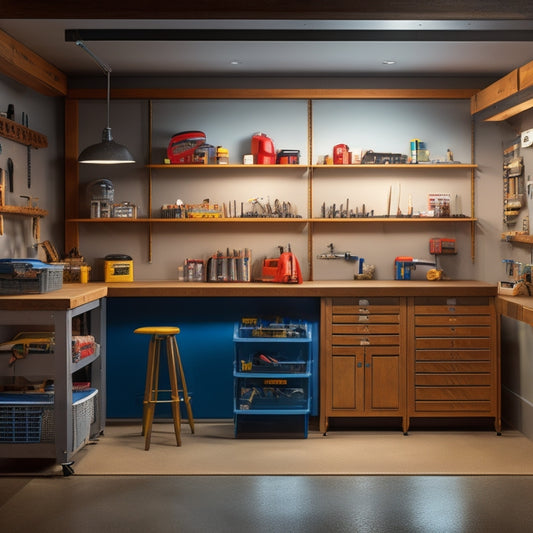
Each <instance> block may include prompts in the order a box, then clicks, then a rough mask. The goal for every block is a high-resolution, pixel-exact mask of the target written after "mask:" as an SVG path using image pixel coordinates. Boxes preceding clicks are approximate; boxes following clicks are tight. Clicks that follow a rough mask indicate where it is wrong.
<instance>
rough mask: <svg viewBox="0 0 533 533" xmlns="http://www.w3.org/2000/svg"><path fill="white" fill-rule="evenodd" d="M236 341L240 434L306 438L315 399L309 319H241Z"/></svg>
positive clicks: (237, 428) (237, 424)
mask: <svg viewBox="0 0 533 533" xmlns="http://www.w3.org/2000/svg"><path fill="white" fill-rule="evenodd" d="M233 344H234V353H235V359H234V371H233V377H234V387H235V390H234V411H233V412H234V422H235V436H236V437H248V438H254V437H255V438H261V437H262V438H307V433H308V426H309V413H310V411H311V399H312V390H311V389H312V387H311V376H312V350H311V347H312V334H311V327H310V326H309V324H307V323H305V322H300V321H291V320H285V321H283V322H274V323H271V322H268V321H264V320H258V322H257V323H255V324H254V325H252V326H247V325H244V326H243V323H242V322H241V323H237V324H235V327H234V332H233Z"/></svg>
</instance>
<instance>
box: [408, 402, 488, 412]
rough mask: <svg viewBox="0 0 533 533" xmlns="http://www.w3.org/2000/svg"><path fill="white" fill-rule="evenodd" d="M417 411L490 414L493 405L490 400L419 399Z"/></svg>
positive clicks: (416, 406)
mask: <svg viewBox="0 0 533 533" xmlns="http://www.w3.org/2000/svg"><path fill="white" fill-rule="evenodd" d="M415 411H416V412H417V413H446V415H450V414H451V415H453V413H454V412H455V413H476V414H478V415H487V416H488V415H489V414H490V413H492V412H493V407H492V403H491V402H490V401H479V402H478V401H474V402H472V401H460V402H458V401H453V400H451V401H435V402H426V401H417V402H416V403H415Z"/></svg>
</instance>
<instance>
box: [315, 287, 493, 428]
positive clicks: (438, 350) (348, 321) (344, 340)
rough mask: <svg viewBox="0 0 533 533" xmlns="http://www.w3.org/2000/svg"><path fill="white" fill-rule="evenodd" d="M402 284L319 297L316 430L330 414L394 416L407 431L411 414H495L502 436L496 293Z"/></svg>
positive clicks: (489, 417)
mask: <svg viewBox="0 0 533 533" xmlns="http://www.w3.org/2000/svg"><path fill="white" fill-rule="evenodd" d="M405 287H406V289H405V290H402V289H400V286H398V289H397V290H395V289H392V290H391V291H388V294H391V296H387V291H384V290H383V291H381V294H382V295H383V296H376V297H370V298H361V297H351V298H348V297H346V298H323V300H322V310H321V313H322V315H321V322H322V327H321V345H320V346H321V354H320V360H321V365H320V371H321V398H320V407H321V410H320V430H321V431H323V432H326V431H327V429H328V425H329V422H330V419H331V418H334V417H346V418H350V417H352V418H355V417H390V418H393V417H398V418H401V420H402V429H403V432H404V433H405V434H406V433H407V431H408V429H409V424H410V421H411V419H413V418H428V419H429V418H443V419H444V418H459V417H462V418H488V419H493V420H494V426H495V429H496V432H497V433H498V434H500V433H501V414H500V411H501V407H500V360H499V323H498V316H497V312H496V303H495V297H494V296H486V295H479V296H473V295H472V296H469V295H468V294H469V291H468V290H460V291H458V292H459V293H462V294H464V296H459V295H457V296H454V295H453V292H451V293H450V294H451V295H450V296H446V290H443V291H440V292H441V294H443V296H422V295H420V296H414V295H413V294H416V291H410V290H409V287H410V285H406V286H405ZM441 288H443V286H442V285H439V286H435V288H434V291H436V292H439V290H440V289H441ZM432 292H433V291H432ZM393 294H399V296H397V297H396V296H392V295H393ZM426 294H428V293H426ZM429 294H431V293H429ZM470 294H475V293H473V292H472V291H470ZM478 294H479V293H478Z"/></svg>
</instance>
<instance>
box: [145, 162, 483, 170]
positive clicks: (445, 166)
mask: <svg viewBox="0 0 533 533" xmlns="http://www.w3.org/2000/svg"><path fill="white" fill-rule="evenodd" d="M146 167H147V168H158V169H159V168H165V169H171V168H172V169H192V168H194V169H206V168H209V169H213V168H233V169H235V168H300V169H306V168H313V169H327V170H330V169H335V170H338V169H343V170H347V169H350V170H362V169H364V170H368V169H372V168H374V169H375V168H381V169H391V170H392V169H402V170H407V169H409V170H420V169H422V168H426V169H428V168H443V169H456V168H477V167H478V166H477V165H475V164H470V163H418V164H416V165H411V164H408V163H406V164H390V165H377V164H365V165H242V164H231V165H202V164H198V165H165V164H157V165H146Z"/></svg>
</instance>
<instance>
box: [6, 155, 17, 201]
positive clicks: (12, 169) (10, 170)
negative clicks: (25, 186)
mask: <svg viewBox="0 0 533 533" xmlns="http://www.w3.org/2000/svg"><path fill="white" fill-rule="evenodd" d="M14 173H15V167H14V165H13V159H11V158H10V157H9V158H8V159H7V179H8V181H9V192H13V179H14Z"/></svg>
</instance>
